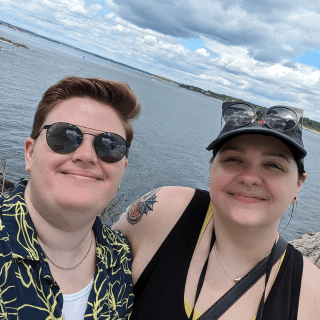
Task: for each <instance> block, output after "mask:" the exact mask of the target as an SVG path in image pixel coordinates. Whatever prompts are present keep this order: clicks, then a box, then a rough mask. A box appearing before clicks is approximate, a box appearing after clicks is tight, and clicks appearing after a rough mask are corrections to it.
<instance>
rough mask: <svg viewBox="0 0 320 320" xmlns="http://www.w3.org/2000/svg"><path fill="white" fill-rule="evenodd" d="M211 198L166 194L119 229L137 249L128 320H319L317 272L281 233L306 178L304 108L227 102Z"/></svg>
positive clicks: (139, 206) (142, 205)
mask: <svg viewBox="0 0 320 320" xmlns="http://www.w3.org/2000/svg"><path fill="white" fill-rule="evenodd" d="M222 118H223V119H224V121H225V125H224V127H223V129H222V130H221V132H220V134H219V135H218V137H217V138H216V139H215V140H214V141H213V142H212V143H210V144H209V146H208V147H207V150H209V151H210V152H213V156H212V159H211V169H210V180H209V192H207V191H203V190H198V189H192V188H185V187H162V188H159V189H157V190H154V191H151V192H149V193H148V194H146V195H145V196H143V197H142V198H141V199H139V200H138V201H137V202H135V203H134V204H133V205H131V206H129V207H128V209H127V211H126V213H124V214H123V215H122V216H121V218H120V220H119V221H118V222H117V224H116V225H115V226H114V228H116V229H118V230H120V231H122V232H123V234H124V235H125V236H126V238H127V239H128V241H129V245H130V247H131V250H132V256H133V266H132V280H133V285H134V294H135V298H134V307H133V313H132V315H131V318H130V319H131V320H136V319H139V320H149V319H152V320H158V319H159V320H162V319H169V320H170V319H172V320H188V319H193V320H194V319H203V320H205V319H224V320H229V319H232V320H234V319H240V320H242V319H243V320H252V319H255V320H270V319H272V320H275V319H281V320H286V319H288V320H289V319H290V320H293V319H294V320H297V319H298V320H305V319H318V318H319V317H320V270H319V269H318V268H317V267H316V266H314V265H313V264H312V263H311V262H309V261H308V260H307V259H306V258H303V257H302V254H301V253H300V252H299V251H297V250H296V249H295V248H294V247H293V246H292V245H290V244H288V243H287V242H286V241H285V240H284V239H283V238H282V237H281V236H280V235H279V232H278V228H279V224H280V220H281V218H282V216H283V215H284V214H285V211H286V210H287V208H288V207H289V206H290V205H292V206H294V205H295V204H296V203H297V201H298V195H299V192H300V190H301V188H302V186H303V183H304V181H305V179H306V177H307V174H306V173H305V170H304V162H303V159H304V158H305V156H306V154H307V151H306V150H305V148H304V145H303V141H302V110H299V109H296V108H291V107H287V106H274V107H271V108H269V109H262V108H255V106H253V105H251V104H250V103H246V102H224V103H223V105H222Z"/></svg>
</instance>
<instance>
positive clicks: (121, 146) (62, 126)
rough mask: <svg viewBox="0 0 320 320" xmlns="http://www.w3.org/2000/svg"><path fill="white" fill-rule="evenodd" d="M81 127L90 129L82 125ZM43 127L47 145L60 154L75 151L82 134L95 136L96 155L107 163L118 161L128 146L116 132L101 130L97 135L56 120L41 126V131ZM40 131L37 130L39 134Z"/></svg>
mask: <svg viewBox="0 0 320 320" xmlns="http://www.w3.org/2000/svg"><path fill="white" fill-rule="evenodd" d="M81 128H86V129H91V128H87V127H82V126H81ZM43 129H47V134H46V139H47V143H48V146H49V147H50V148H51V149H52V150H53V151H55V152H57V153H61V154H67V153H71V152H73V151H75V150H76V149H77V148H78V147H79V146H80V145H81V142H82V140H83V135H84V134H89V135H91V136H94V137H95V139H94V143H93V146H94V150H95V152H96V154H97V156H98V157H99V158H100V159H101V160H102V161H104V162H107V163H115V162H118V161H120V160H121V159H122V158H123V157H124V156H125V154H126V152H127V150H128V149H129V147H130V143H128V142H127V141H126V140H125V139H124V138H122V137H121V136H119V135H118V134H116V133H112V132H102V133H100V134H98V135H94V134H92V133H86V132H82V131H81V130H80V129H79V127H78V126H76V125H74V124H71V123H65V122H56V123H53V124H50V125H45V126H43V128H42V129H41V131H42V130H43ZM91 130H96V129H91ZM41 131H40V132H39V135H40V133H41ZM96 131H100V130H96Z"/></svg>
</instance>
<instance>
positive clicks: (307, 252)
mask: <svg viewBox="0 0 320 320" xmlns="http://www.w3.org/2000/svg"><path fill="white" fill-rule="evenodd" d="M2 181H3V179H2V177H0V192H1V190H2ZM13 188H14V184H13V183H12V182H11V181H9V180H7V179H5V184H4V192H10V191H11V190H12V189H13ZM112 209H113V208H112ZM106 213H107V215H109V214H110V212H108V211H106ZM117 214H120V213H119V212H117ZM104 219H106V217H104ZM109 220H110V219H109ZM111 220H112V223H114V222H115V221H116V220H117V218H115V219H111ZM109 224H110V223H109ZM289 243H291V244H292V245H293V246H294V247H295V248H296V249H298V250H299V251H301V253H302V254H303V255H304V256H305V257H306V258H308V259H309V260H310V261H311V262H312V263H314V264H315V265H316V266H317V267H318V268H320V232H315V233H307V234H304V235H302V236H301V237H300V238H299V239H296V240H292V241H289Z"/></svg>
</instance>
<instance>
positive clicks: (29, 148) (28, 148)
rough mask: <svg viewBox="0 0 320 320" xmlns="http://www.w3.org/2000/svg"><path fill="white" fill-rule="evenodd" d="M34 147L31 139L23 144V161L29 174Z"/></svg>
mask: <svg viewBox="0 0 320 320" xmlns="http://www.w3.org/2000/svg"><path fill="white" fill-rule="evenodd" d="M34 146H35V140H34V139H32V138H30V137H29V138H27V139H26V141H25V142H24V160H25V163H26V171H28V172H30V169H31V162H32V156H33V151H34Z"/></svg>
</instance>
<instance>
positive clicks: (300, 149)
mask: <svg viewBox="0 0 320 320" xmlns="http://www.w3.org/2000/svg"><path fill="white" fill-rule="evenodd" d="M231 104H232V103H230V102H225V103H223V105H222V109H225V108H226V106H228V105H231ZM246 104H248V105H250V104H249V103H246ZM251 106H252V105H251ZM287 108H290V109H292V110H294V111H295V112H296V113H297V114H299V117H300V116H302V113H303V111H302V110H301V109H297V108H292V107H287ZM242 134H264V135H268V136H274V137H276V138H278V139H280V140H281V141H282V142H283V143H284V144H286V145H287V146H288V147H289V149H290V150H291V152H292V154H293V156H294V158H295V160H296V161H298V160H302V159H303V158H304V157H305V156H306V155H307V151H306V149H305V148H304V145H303V141H302V130H301V128H300V125H299V124H297V125H295V126H294V127H293V128H292V129H290V130H287V131H277V130H274V129H272V128H270V127H268V126H267V125H266V124H260V123H258V122H250V123H248V124H247V125H245V126H240V127H239V126H233V125H230V124H228V123H226V124H225V125H224V127H223V129H222V130H221V131H220V133H219V135H218V137H217V138H216V139H215V140H214V141H212V142H211V143H210V144H209V146H208V147H207V150H212V151H213V154H214V155H216V154H217V152H218V150H219V149H220V147H221V146H222V145H223V144H224V143H225V142H227V141H228V140H230V139H232V138H234V137H236V136H239V135H242ZM301 162H302V161H301Z"/></svg>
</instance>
